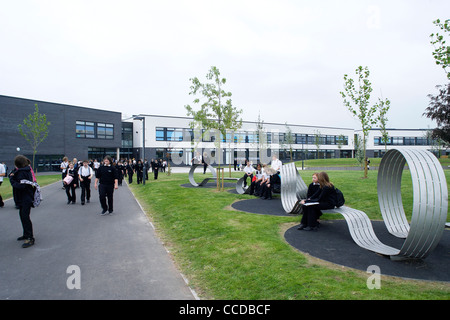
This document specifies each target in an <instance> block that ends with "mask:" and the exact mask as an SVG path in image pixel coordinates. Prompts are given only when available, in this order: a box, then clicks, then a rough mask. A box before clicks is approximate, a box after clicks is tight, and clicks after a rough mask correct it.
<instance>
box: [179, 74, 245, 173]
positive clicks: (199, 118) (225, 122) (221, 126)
mask: <svg viewBox="0 0 450 320" xmlns="http://www.w3.org/2000/svg"><path fill="white" fill-rule="evenodd" d="M206 79H207V80H208V81H207V82H206V83H202V82H200V80H199V79H198V78H197V77H195V78H191V79H189V81H191V83H192V84H191V87H190V89H191V92H190V93H189V94H190V95H194V96H195V95H197V94H201V95H202V96H203V98H204V101H203V102H201V100H200V99H199V98H196V99H195V100H194V101H193V102H194V103H195V104H200V109H199V110H198V111H195V110H194V109H193V108H192V107H191V106H190V105H186V106H185V108H186V110H187V115H188V116H192V117H193V119H194V121H192V122H191V128H194V127H195V125H196V123H200V124H201V126H202V128H203V129H205V130H206V131H210V130H211V129H214V130H215V131H216V132H218V133H220V134H221V135H222V137H226V133H227V130H230V131H236V130H238V129H239V128H241V127H242V119H241V118H240V116H241V114H242V109H237V108H236V107H233V105H232V102H231V98H230V97H231V92H226V91H225V90H223V86H224V85H225V84H226V79H225V78H220V72H219V69H217V68H216V67H214V66H212V67H211V69H210V70H209V71H208V73H207V74H206ZM224 100H225V101H224ZM222 137H216V139H215V142H216V146H217V149H216V150H217V151H218V152H216V158H217V160H218V166H219V168H220V164H221V156H222V152H221V148H220V143H221V140H222Z"/></svg>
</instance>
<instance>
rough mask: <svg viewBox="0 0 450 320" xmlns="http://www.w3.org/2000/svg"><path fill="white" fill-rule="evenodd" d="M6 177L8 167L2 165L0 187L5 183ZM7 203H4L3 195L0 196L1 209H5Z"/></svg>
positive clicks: (0, 166)
mask: <svg viewBox="0 0 450 320" xmlns="http://www.w3.org/2000/svg"><path fill="white" fill-rule="evenodd" d="M5 176H6V167H5V165H4V164H3V163H0V186H1V185H2V183H3V177H5ZM4 205H5V203H4V202H3V199H2V195H1V194H0V208H3V206H4Z"/></svg>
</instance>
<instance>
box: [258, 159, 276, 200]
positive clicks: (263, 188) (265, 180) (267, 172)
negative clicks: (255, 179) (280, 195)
mask: <svg viewBox="0 0 450 320" xmlns="http://www.w3.org/2000/svg"><path fill="white" fill-rule="evenodd" d="M273 172H274V171H273V169H272V168H271V167H269V166H267V165H264V170H263V177H262V180H261V182H260V184H259V196H260V198H262V199H265V198H266V195H267V188H268V187H270V186H268V185H269V184H270V176H271V175H272V174H273Z"/></svg>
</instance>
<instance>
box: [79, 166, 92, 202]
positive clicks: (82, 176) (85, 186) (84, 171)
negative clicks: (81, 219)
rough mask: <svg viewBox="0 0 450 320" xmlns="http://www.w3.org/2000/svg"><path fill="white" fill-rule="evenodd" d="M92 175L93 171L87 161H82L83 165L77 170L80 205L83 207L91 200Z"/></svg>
mask: <svg viewBox="0 0 450 320" xmlns="http://www.w3.org/2000/svg"><path fill="white" fill-rule="evenodd" d="M93 175H94V170H93V169H92V168H91V167H89V165H88V161H87V160H84V161H83V165H82V166H81V167H80V168H79V169H78V180H79V181H80V187H81V205H83V206H84V202H85V200H86V202H87V203H89V200H90V199H91V181H92V176H93Z"/></svg>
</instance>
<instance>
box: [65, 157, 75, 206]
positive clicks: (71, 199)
mask: <svg viewBox="0 0 450 320" xmlns="http://www.w3.org/2000/svg"><path fill="white" fill-rule="evenodd" d="M77 176H78V171H77V170H76V169H75V168H74V165H73V163H72V162H69V167H68V168H67V170H66V177H72V181H71V182H70V183H66V182H65V181H64V183H65V188H66V195H67V204H70V203H73V204H74V203H75V201H76V200H77V196H76V194H75V188H76V187H77V181H78V177H77Z"/></svg>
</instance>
